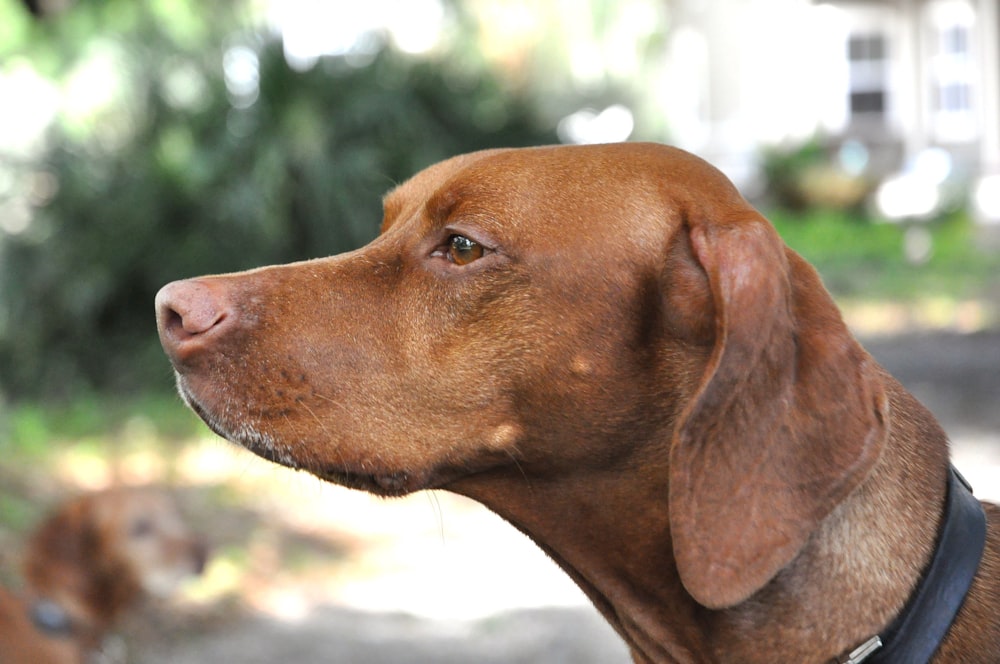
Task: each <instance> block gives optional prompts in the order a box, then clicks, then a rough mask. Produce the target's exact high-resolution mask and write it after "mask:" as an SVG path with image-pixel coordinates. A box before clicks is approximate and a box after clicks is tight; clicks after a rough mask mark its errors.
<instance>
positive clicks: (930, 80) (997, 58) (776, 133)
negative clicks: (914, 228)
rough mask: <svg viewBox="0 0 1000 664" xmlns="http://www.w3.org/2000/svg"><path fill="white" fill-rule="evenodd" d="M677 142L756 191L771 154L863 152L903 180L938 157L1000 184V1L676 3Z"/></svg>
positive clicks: (671, 120) (668, 103) (671, 79)
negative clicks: (843, 145)
mask: <svg viewBox="0 0 1000 664" xmlns="http://www.w3.org/2000/svg"><path fill="white" fill-rule="evenodd" d="M670 2H671V5H670V6H671V12H670V17H671V19H670V33H669V40H668V49H669V55H668V66H667V70H666V74H665V77H664V81H663V86H662V87H661V91H662V94H664V95H665V98H664V99H663V100H662V104H663V107H664V108H665V109H667V111H666V112H667V114H668V124H669V127H670V129H671V134H672V137H673V140H674V141H675V142H677V143H679V144H680V145H682V146H683V147H686V148H688V149H690V150H692V151H694V152H697V153H699V154H702V155H704V156H706V157H707V158H709V159H711V160H712V161H714V162H715V163H717V164H719V165H720V166H722V167H723V169H724V170H727V171H728V172H729V174H730V175H731V176H733V177H734V179H736V180H737V181H738V182H739V181H742V182H748V181H749V179H750V178H751V177H752V174H753V173H754V171H755V168H754V167H755V163H754V158H755V155H756V154H757V150H758V148H759V147H760V146H761V145H762V144H763V145H767V144H771V145H774V144H781V143H790V144H792V143H794V142H797V141H802V140H805V139H807V138H810V137H812V136H815V135H820V136H824V137H828V138H829V139H830V140H831V141H835V142H836V141H841V140H847V139H856V140H857V141H860V143H861V144H863V145H864V146H866V147H867V148H868V155H869V157H870V167H871V168H872V169H873V170H874V171H875V172H876V173H880V174H888V173H891V172H893V171H898V170H900V169H902V168H904V167H905V165H906V164H907V163H909V162H911V161H912V160H913V159H914V158H915V157H916V156H917V155H919V154H920V153H922V152H923V151H925V150H926V149H927V148H932V147H939V148H943V149H944V150H946V151H947V152H948V153H949V154H950V155H951V157H952V163H953V165H954V168H955V170H956V171H957V172H961V173H964V174H966V175H967V176H968V177H969V178H970V179H974V178H976V177H978V176H980V175H985V174H990V173H1000V12H998V7H997V5H998V0H826V1H824V2H812V1H810V0H670Z"/></svg>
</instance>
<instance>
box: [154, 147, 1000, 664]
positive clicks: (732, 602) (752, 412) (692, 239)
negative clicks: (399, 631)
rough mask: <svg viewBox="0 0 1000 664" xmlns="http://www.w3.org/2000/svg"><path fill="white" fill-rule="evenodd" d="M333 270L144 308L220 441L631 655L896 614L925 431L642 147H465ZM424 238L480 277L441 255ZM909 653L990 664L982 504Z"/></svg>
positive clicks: (855, 633)
mask: <svg viewBox="0 0 1000 664" xmlns="http://www.w3.org/2000/svg"><path fill="white" fill-rule="evenodd" d="M385 209H386V216H385V219H384V221H383V224H382V229H383V232H382V235H381V236H380V237H379V238H378V239H376V240H375V241H374V242H372V243H371V244H369V245H368V246H366V247H364V248H362V249H360V250H358V251H355V252H351V253H348V254H343V255H340V256H334V257H331V258H325V259H319V260H314V261H307V262H303V263H298V264H293V265H287V266H275V267H269V268H263V269H259V270H254V271H251V272H246V273H240V274H232V275H223V276H214V277H204V278H200V279H197V280H192V281H186V282H177V283H174V284H171V285H169V286H167V287H165V288H164V289H163V291H161V293H160V295H159V296H158V312H159V313H158V321H159V327H160V334H161V339H162V341H163V344H164V347H165V349H166V351H167V353H168V355H169V356H170V358H171V360H172V362H173V364H174V367H175V368H176V370H177V373H178V385H179V387H180V390H181V393H182V394H183V395H184V396H185V398H186V399H187V400H188V402H189V403H190V404H191V405H192V407H193V408H195V410H196V411H197V412H198V413H199V414H201V416H202V417H203V418H204V419H205V420H206V421H207V422H208V423H209V425H210V426H211V427H212V428H213V429H215V430H216V431H217V432H219V433H221V434H222V435H224V436H225V437H227V438H229V439H231V440H234V441H236V442H238V443H240V444H242V445H244V446H246V447H247V448H249V449H251V450H253V451H254V452H256V453H258V454H260V455H262V456H264V457H266V458H269V459H272V460H274V461H277V462H280V463H283V464H285V465H287V466H290V467H292V468H297V469H301V470H305V471H307V472H310V473H313V474H315V475H317V476H319V477H322V478H325V479H328V480H330V481H334V482H338V483H341V484H344V485H347V486H351V487H355V488H359V489H365V490H369V491H373V492H376V493H380V494H383V495H399V494H404V493H408V492H410V491H416V490H419V489H425V488H445V489H449V490H452V491H455V492H458V493H461V494H465V495H468V496H471V497H473V498H476V499H478V500H480V501H481V502H483V503H484V504H486V505H487V506H489V507H490V508H492V509H493V510H494V511H496V512H497V513H499V514H500V515H501V516H503V517H505V518H506V519H507V520H508V521H510V522H511V523H512V524H514V525H515V526H516V527H518V528H519V529H521V530H522V531H524V532H525V533H527V534H528V535H529V536H530V537H531V538H532V539H534V540H535V542H537V543H538V544H539V546H541V547H542V548H543V549H544V550H545V551H546V552H548V553H549V555H551V556H552V558H553V559H554V560H556V562H558V563H559V564H560V565H561V566H562V567H563V568H564V569H565V570H566V571H567V572H568V573H569V574H570V576H571V577H572V578H573V579H574V580H575V581H576V582H577V583H578V584H579V585H580V587H581V588H583V590H584V591H585V592H586V593H587V594H588V596H589V597H590V598H591V599H592V600H593V602H594V604H595V605H596V606H597V608H598V609H599V610H600V611H601V612H602V613H603V614H604V616H605V617H606V618H607V620H608V621H609V622H610V623H611V624H612V625H613V626H614V627H615V629H616V630H617V631H618V633H619V634H620V635H621V636H622V637H623V638H624V639H625V640H626V641H627V642H628V644H629V646H630V647H631V650H632V653H633V658H634V660H635V661H636V662H684V663H687V662H733V663H737V662H738V663H741V664H752V663H754V662H797V663H798V662H805V663H809V662H828V661H832V660H833V659H834V658H837V657H842V656H843V654H844V653H845V652H847V651H849V650H850V649H851V648H853V647H855V646H857V645H858V644H859V643H861V642H862V641H864V640H865V639H867V638H868V637H869V636H871V635H873V634H875V633H877V632H879V631H880V630H882V629H883V628H884V627H885V626H886V625H887V624H888V623H889V622H891V621H892V619H893V618H894V616H895V615H896V614H897V613H898V612H899V611H900V609H901V607H902V606H903V605H904V603H905V602H906V600H907V598H908V596H909V595H910V593H911V591H912V590H913V588H914V586H915V584H916V583H917V581H918V579H919V578H920V575H921V572H922V570H923V569H924V568H925V566H926V565H927V563H928V560H929V559H930V556H931V553H932V549H933V547H934V542H935V536H936V533H937V529H938V525H939V520H940V516H941V513H942V506H943V501H944V494H945V486H946V477H947V467H948V441H947V439H946V436H945V434H944V432H943V431H942V430H941V428H940V427H939V426H938V425H937V423H936V422H935V420H934V418H933V417H932V416H931V414H930V413H929V412H928V411H927V410H926V409H925V408H924V407H923V406H921V405H920V404H919V403H918V402H917V401H916V399H914V398H913V397H912V396H911V395H910V394H909V393H907V392H906V390H904V389H903V388H902V387H901V386H900V384H899V383H898V382H897V381H895V380H894V379H893V378H892V377H891V376H889V375H888V374H887V373H886V372H885V371H884V370H882V369H881V368H880V367H879V366H878V364H876V363H875V361H874V360H873V359H872V358H871V357H870V356H869V355H868V354H867V353H866V352H865V351H864V350H863V349H862V348H861V346H860V345H859V344H858V343H857V342H856V341H855V340H854V338H853V337H852V336H851V334H850V333H849V331H848V330H847V328H846V326H845V325H844V323H843V321H842V319H841V316H840V314H839V312H838V311H837V308H836V306H835V305H834V303H833V301H832V300H831V298H830V296H829V295H828V294H827V292H826V291H825V289H824V288H823V285H822V283H821V281H820V279H819V277H818V275H817V274H816V272H815V271H814V270H813V269H812V267H810V266H809V265H807V264H806V263H805V262H804V261H803V260H802V259H801V258H800V257H799V256H798V255H797V254H795V253H794V252H792V251H791V250H789V249H788V248H787V247H785V246H784V244H783V243H782V242H781V240H780V239H779V237H778V236H777V234H776V233H775V231H774V229H773V228H772V227H771V225H770V224H769V223H768V222H767V221H766V220H765V219H764V218H763V217H762V216H761V215H760V214H759V213H758V212H757V211H755V210H754V209H753V208H752V207H751V206H750V205H748V204H747V203H746V202H745V201H744V200H743V199H742V198H741V197H740V196H739V194H738V193H737V192H736V190H735V189H734V188H733V186H732V185H731V184H730V183H729V182H728V181H727V180H726V179H725V177H723V176H722V175H721V174H720V173H719V172H718V171H716V170H715V169H714V168H712V167H711V166H709V165H708V164H706V163H705V162H703V161H701V160H700V159H697V158H696V157H693V156H692V155H689V154H687V153H684V152H682V151H679V150H676V149H672V148H668V147H664V146H658V145H650V144H620V145H607V146H591V147H557V148H534V149H526V150H510V151H490V152H485V153H476V154H471V155H464V156H461V157H457V158H454V159H451V160H448V161H445V162H442V163H440V164H437V165H435V166H433V167H431V168H429V169H427V170H425V171H423V172H421V173H419V174H417V175H416V176H415V177H414V178H412V179H411V180H410V181H408V182H406V183H404V184H403V185H401V186H399V187H398V188H396V190H395V191H393V192H392V193H390V194H389V195H388V197H387V198H386V205H385ZM453 236H462V237H466V238H469V239H471V240H473V241H474V242H476V243H478V245H479V246H480V247H482V248H483V250H484V251H483V255H482V257H480V258H478V260H473V261H472V262H469V263H468V264H465V265H461V264H457V263H455V262H454V261H453V260H451V259H450V258H449V256H452V254H450V253H449V242H450V241H451V238H452V237H453ZM986 510H987V514H988V518H989V534H988V543H987V548H986V553H985V558H984V561H983V564H982V566H981V568H980V571H979V574H978V576H977V577H976V580H975V583H974V586H973V589H972V592H971V593H970V595H969V597H968V599H967V601H966V602H965V605H964V607H963V608H962V610H961V612H960V614H959V616H958V619H957V621H956V623H955V625H954V627H953V629H952V630H951V633H950V634H949V636H948V637H947V640H946V641H945V643H944V645H943V646H942V648H941V649H940V651H939V654H938V656H937V658H936V659H935V662H938V663H946V662H956V663H957V662H962V663H971V664H975V663H981V664H987V663H991V662H992V663H994V664H995V662H997V661H998V653H1000V617H998V614H1000V610H998V609H1000V576H998V574H997V568H998V566H1000V510H998V509H997V508H996V507H994V506H991V505H987V506H986Z"/></svg>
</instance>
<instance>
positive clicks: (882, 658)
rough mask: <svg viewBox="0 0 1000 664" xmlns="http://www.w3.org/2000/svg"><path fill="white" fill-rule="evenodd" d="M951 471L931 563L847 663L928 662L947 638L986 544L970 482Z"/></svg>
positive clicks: (980, 511)
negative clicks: (894, 614)
mask: <svg viewBox="0 0 1000 664" xmlns="http://www.w3.org/2000/svg"><path fill="white" fill-rule="evenodd" d="M949 468H950V470H949V473H948V493H947V497H946V498H945V509H944V516H943V518H942V522H941V527H940V532H939V533H938V542H937V548H936V549H935V550H934V557H933V558H932V559H931V563H930V565H929V566H928V567H927V569H926V570H925V571H924V575H923V578H921V580H920V583H919V584H918V585H917V588H916V590H914V591H913V594H912V595H910V599H909V601H908V602H907V603H906V606H905V607H903V610H902V612H901V613H900V614H899V615H898V616H897V617H896V619H895V620H894V621H893V622H892V624H890V625H889V626H888V627H887V628H886V629H885V630H884V631H883V632H882V633H881V634H880V635H878V636H873V637H872V638H871V639H869V640H868V641H866V642H865V643H864V644H862V645H861V646H860V647H859V648H857V649H856V650H855V651H854V652H852V653H851V655H850V657H849V658H848V659H847V660H846V661H845V663H844V664H859V663H860V662H864V664H890V663H892V662H896V663H897V664H898V663H899V662H914V663H917V662H919V663H921V664H923V663H925V662H929V661H930V659H931V657H932V656H933V655H934V653H935V652H936V651H937V649H938V646H940V645H941V642H942V641H943V640H944V637H945V635H947V634H948V629H949V628H950V627H951V624H952V622H954V620H955V616H956V615H957V614H958V610H959V609H960V608H961V606H962V602H963V601H965V596H966V594H967V593H968V592H969V587H970V586H971V585H972V579H973V577H974V576H975V575H976V570H977V569H978V568H979V561H980V559H981V558H982V555H983V548H984V547H985V545H986V514H985V513H984V512H983V506H982V505H981V504H980V503H979V501H978V500H976V498H975V496H973V495H972V487H971V486H970V485H969V483H968V482H967V481H966V480H965V478H964V477H962V475H961V474H960V473H959V472H958V471H957V470H956V469H955V467H954V466H950V467H949ZM879 644H881V645H879Z"/></svg>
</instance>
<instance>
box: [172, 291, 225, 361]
mask: <svg viewBox="0 0 1000 664" xmlns="http://www.w3.org/2000/svg"><path fill="white" fill-rule="evenodd" d="M216 290H217V289H215V288H212V287H211V286H209V285H208V284H205V283H203V282H200V281H178V282H174V283H172V284H167V285H166V286H164V287H163V288H162V289H161V290H160V292H159V293H157V295H156V312H157V313H156V315H157V324H158V325H159V328H160V336H161V338H162V340H163V341H164V343H165V344H167V345H173V344H178V343H182V342H184V341H186V340H188V339H190V338H192V337H196V336H198V335H202V334H205V333H206V332H208V331H210V330H212V329H213V328H215V327H217V326H218V325H219V324H220V323H222V322H223V321H224V320H225V319H226V318H227V307H226V304H225V298H224V297H223V296H222V295H221V294H220V293H217V292H216Z"/></svg>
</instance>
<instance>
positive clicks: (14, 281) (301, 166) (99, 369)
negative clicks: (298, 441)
mask: <svg viewBox="0 0 1000 664" xmlns="http://www.w3.org/2000/svg"><path fill="white" fill-rule="evenodd" d="M237 5H238V3H237ZM218 6H222V7H230V4H229V3H208V4H204V3H199V4H198V5H197V7H195V5H193V4H190V3H187V2H182V1H179V0H175V1H174V2H168V1H167V0H161V1H160V2H156V3H152V4H145V3H127V2H124V3H123V2H109V3H107V4H104V3H92V4H85V5H81V6H80V7H78V8H76V9H74V10H73V11H72V12H70V13H69V14H67V16H71V18H67V19H65V21H66V22H64V23H59V24H57V25H61V27H59V28H55V27H50V28H48V29H47V31H48V35H47V36H48V37H49V38H52V39H55V38H57V37H65V36H66V35H67V34H69V33H71V32H72V34H73V35H76V37H75V39H76V41H75V42H73V43H74V44H76V45H77V48H76V49H75V51H74V50H73V49H71V48H70V49H65V50H69V51H72V53H70V55H66V56H64V57H63V59H62V60H60V61H61V62H68V63H72V62H74V61H75V60H74V58H75V57H76V54H78V53H82V52H84V51H86V49H87V48H91V49H92V48H96V47H97V46H100V45H102V44H103V46H101V47H102V48H105V49H107V52H108V53H109V54H110V56H109V57H110V58H111V59H112V60H113V61H115V62H117V63H119V64H122V65H123V66H124V67H125V70H126V76H125V83H124V84H123V85H122V91H121V94H120V96H121V100H120V101H119V102H118V103H117V105H115V106H114V112H113V113H112V112H107V111H104V112H97V111H95V113H94V114H93V115H91V116H88V117H84V118H82V119H80V118H78V119H77V120H78V121H76V122H74V121H71V120H72V118H71V119H70V120H65V121H64V122H63V123H62V124H61V125H60V126H59V127H58V129H57V130H55V131H54V132H53V134H52V136H51V137H50V140H49V145H50V148H49V149H48V150H47V152H46V153H45V155H44V157H43V159H42V160H41V163H39V164H36V165H35V166H34V168H35V174H36V177H37V176H38V175H39V174H40V175H41V176H43V177H45V178H50V179H51V180H52V181H53V182H54V183H55V184H56V188H55V194H54V196H53V197H52V198H51V200H49V201H48V203H47V205H46V206H45V207H44V208H42V209H41V210H39V211H38V213H37V215H36V218H35V221H34V222H33V224H32V226H31V227H30V228H29V229H28V230H27V231H26V232H24V233H22V234H20V235H16V236H8V237H7V238H6V239H0V266H2V268H3V269H2V271H0V390H5V391H6V392H7V393H8V394H9V395H10V396H11V397H14V398H22V397H25V396H37V395H47V396H59V395H68V394H72V393H74V392H75V391H77V390H78V389H80V388H100V389H106V388H111V389H117V390H127V389H133V388H135V387H138V386H142V385H148V384H153V385H157V386H164V385H169V382H170V372H169V369H168V366H167V363H166V361H165V359H164V358H163V356H162V353H161V352H160V351H159V349H158V343H157V341H156V338H155V329H154V319H153V312H152V302H153V296H154V294H155V292H156V290H157V289H158V288H159V287H160V286H162V285H163V284H165V283H166V282H168V281H170V280H173V279H177V278H182V277H188V276H194V275H197V274H204V273H214V272H226V271H233V270H240V269H245V268H249V267H253V266H257V265H262V264H269V263H276V262H286V261H290V260H298V259H303V258H310V257H315V256H322V255H328V254H333V253H338V252H341V251H344V250H347V249H352V248H355V247H357V246H359V245H361V244H363V243H365V242H366V241H368V240H370V239H371V238H372V237H374V235H375V234H376V232H377V227H378V223H379V221H380V217H381V210H380V199H381V196H382V194H383V193H384V192H385V191H386V190H388V189H390V188H391V187H392V186H393V185H394V184H395V183H398V182H400V181H402V180H404V179H405V178H407V177H408V176H409V175H411V174H412V173H414V172H415V171H417V170H419V169H420V168H422V167H424V166H426V165H428V164H430V163H432V162H434V161H437V160H439V159H442V158H444V157H446V156H450V155H453V154H457V153H461V152H467V151H471V150H475V149H479V148H485V147H493V146H499V145H526V144H534V143H543V142H552V141H553V136H552V135H551V134H550V133H548V132H545V131H541V130H539V129H537V128H536V126H535V124H534V122H533V120H532V116H531V114H530V113H529V112H528V110H527V108H526V106H525V104H523V103H522V102H521V101H519V100H518V99H517V98H516V97H513V96H512V95H511V94H509V93H508V92H507V91H506V90H505V89H503V88H502V87H501V85H500V84H499V83H498V82H497V81H496V80H495V79H494V78H492V77H491V76H490V74H489V72H487V71H485V70H484V69H482V68H479V67H470V66H468V65H467V64H465V65H463V64H462V63H463V61H462V59H461V58H458V57H456V56H455V54H448V55H447V56H445V57H441V58H438V59H422V60H421V59H413V58H409V57H404V56H402V55H400V54H398V53H396V52H394V51H393V50H391V49H389V48H382V49H381V50H379V51H378V52H377V53H375V54H374V55H373V56H372V57H371V59H370V61H368V62H366V63H364V64H360V65H359V64H358V63H356V62H355V63H353V64H352V63H351V62H350V61H349V60H347V59H345V58H328V59H324V60H322V61H320V63H319V65H318V66H317V67H315V68H313V69H311V70H309V71H306V72H298V71H295V70H293V69H291V68H289V67H288V65H287V64H286V63H285V60H284V58H283V55H282V51H281V45H280V44H279V43H276V42H274V41H273V40H272V41H269V40H266V39H263V38H260V37H257V36H253V35H250V36H248V37H246V38H245V39H243V40H242V41H243V43H245V44H246V45H247V46H248V48H252V50H253V51H254V52H255V53H256V55H257V58H258V60H259V79H260V86H259V97H257V98H256V100H255V101H254V103H252V104H237V105H234V104H233V103H232V102H231V101H230V98H229V94H228V93H227V89H226V86H225V82H224V80H223V72H222V66H221V63H222V56H223V52H222V49H221V48H220V46H219V44H221V43H228V44H233V43H238V41H239V40H234V38H233V37H232V36H231V35H230V36H229V37H228V41H225V40H223V38H222V37H221V36H220V34H219V32H220V30H219V29H217V28H213V27H212V26H213V25H214V23H213V20H214V19H216V18H218V17H217V16H215V14H219V13H220V12H224V11H235V10H232V9H229V10H226V9H220V8H218ZM109 7H110V8H109ZM140 7H141V8H140ZM203 8H204V9H203ZM85 9H86V11H85ZM112 9H114V10H115V11H112ZM168 10H171V11H168ZM199 12H214V14H213V15H209V14H205V13H199ZM111 15H114V17H115V25H116V26H117V27H118V28H119V30H121V32H119V33H117V36H116V37H115V38H114V39H111V38H110V37H107V36H102V35H106V32H105V31H104V30H102V28H101V27H99V26H98V24H97V23H98V20H99V19H103V18H105V17H110V16H111ZM223 18H225V17H223ZM219 20H220V23H221V24H225V25H232V21H229V22H226V21H223V20H221V19H219ZM34 29H35V30H36V31H40V30H41V29H40V28H34ZM49 46H50V47H51V48H52V49H54V50H63V49H64V47H63V46H59V45H54V44H52V43H50V44H49ZM36 50H37V49H36ZM39 52H40V51H39ZM45 53H48V54H49V56H50V57H52V56H51V51H45ZM38 57H42V56H41V55H38ZM54 59H55V60H59V58H54ZM54 68H56V69H57V67H54ZM64 69H65V70H67V71H68V70H69V69H71V67H70V66H68V65H67V66H65V67H64ZM237 106H243V108H238V107H237Z"/></svg>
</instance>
